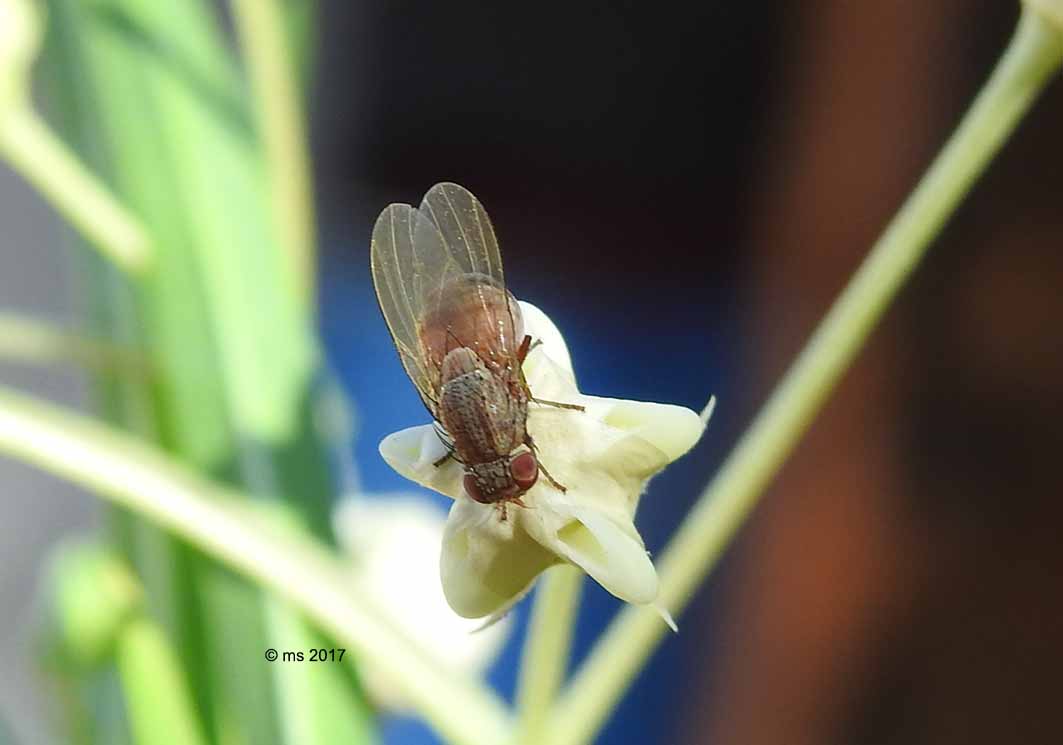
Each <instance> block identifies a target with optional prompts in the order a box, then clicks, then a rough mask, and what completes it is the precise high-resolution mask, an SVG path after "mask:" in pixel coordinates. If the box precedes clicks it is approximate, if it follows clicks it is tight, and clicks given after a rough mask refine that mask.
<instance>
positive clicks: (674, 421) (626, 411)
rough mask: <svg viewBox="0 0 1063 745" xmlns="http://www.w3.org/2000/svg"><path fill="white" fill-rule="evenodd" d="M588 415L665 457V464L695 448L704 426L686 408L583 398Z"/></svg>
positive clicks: (611, 399) (643, 402)
mask: <svg viewBox="0 0 1063 745" xmlns="http://www.w3.org/2000/svg"><path fill="white" fill-rule="evenodd" d="M581 403H582V404H583V405H584V406H586V407H587V413H588V414H590V415H591V416H592V417H593V418H595V419H597V420H599V421H601V422H602V423H603V424H606V425H608V426H610V427H615V428H616V429H620V430H623V431H625V432H628V433H630V434H633V435H637V436H638V437H641V438H642V439H644V440H646V441H647V442H649V443H650V444H652V445H653V446H654V447H656V448H657V449H658V450H660V451H661V452H663V453H664V455H665V457H667V458H668V462H669V463H670V462H671V461H673V460H675V459H676V458H678V457H680V456H681V455H683V454H685V453H686V452H687V451H688V450H690V448H692V447H694V445H696V444H697V442H698V440H699V439H701V435H702V433H704V431H705V422H703V421H702V419H701V417H700V416H699V415H698V413H697V412H696V411H693V410H691V409H688V408H686V407H685V406H675V405H673V404H657V403H650V402H647V401H628V400H625V399H619V398H599V397H598V396H583V400H582V401H581Z"/></svg>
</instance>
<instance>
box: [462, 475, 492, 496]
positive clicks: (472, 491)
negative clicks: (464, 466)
mask: <svg viewBox="0 0 1063 745" xmlns="http://www.w3.org/2000/svg"><path fill="white" fill-rule="evenodd" d="M462 483H463V484H464V486H465V493H466V494H468V495H469V499H471V500H472V501H474V502H479V503H480V504H487V503H488V500H487V499H485V498H484V493H483V492H482V491H480V487H479V485H478V484H477V483H476V477H475V476H473V475H472V474H471V473H467V474H465V478H464V479H462Z"/></svg>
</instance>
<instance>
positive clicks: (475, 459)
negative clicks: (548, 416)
mask: <svg viewBox="0 0 1063 745" xmlns="http://www.w3.org/2000/svg"><path fill="white" fill-rule="evenodd" d="M437 413H438V416H439V419H440V422H441V423H442V424H443V427H444V428H445V429H446V431H447V433H448V434H449V435H450V437H451V439H452V440H453V441H454V450H455V454H456V455H457V457H458V460H460V461H461V462H462V463H464V464H466V465H467V466H471V465H473V464H481V463H488V462H491V461H494V460H497V459H499V458H502V457H504V456H508V455H509V454H510V453H512V452H513V450H515V449H516V448H517V447H519V446H520V445H522V444H523V443H524V440H525V424H526V422H527V418H528V401H527V397H526V396H525V395H524V392H523V389H522V388H520V387H519V386H513V385H511V384H510V383H509V382H508V381H506V380H504V379H502V378H501V377H499V376H498V375H496V374H495V373H493V372H491V370H489V369H488V367H487V366H486V365H485V364H484V362H483V360H481V359H480V358H479V357H478V356H477V355H476V353H475V352H473V351H472V350H471V349H468V348H465V347H460V348H458V349H454V350H451V351H450V352H449V353H448V354H447V356H446V358H445V359H444V360H443V366H442V387H441V389H440V395H439V405H438V408H437Z"/></svg>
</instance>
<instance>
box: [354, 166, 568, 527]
mask: <svg viewBox="0 0 1063 745" xmlns="http://www.w3.org/2000/svg"><path fill="white" fill-rule="evenodd" d="M370 256H371V258H370V261H371V264H372V269H373V284H374V285H375V287H376V294H377V300H378V301H379V302H380V310H381V311H382V312H383V314H384V320H385V321H386V322H387V325H388V329H389V330H390V331H391V336H392V339H393V340H394V341H395V347H396V348H397V349H398V352H399V358H400V359H401V360H402V366H403V367H404V368H405V370H406V373H407V374H408V375H409V376H410V380H412V381H413V384H414V386H415V387H416V388H417V392H418V393H419V394H420V396H421V400H422V401H423V402H424V404H425V406H426V407H427V408H428V411H429V412H430V413H431V414H432V417H433V419H435V421H436V432H437V433H438V434H439V437H440V439H441V440H442V441H443V443H444V444H445V445H446V446H447V455H445V456H444V457H443V458H441V459H440V460H439V461H437V462H436V464H435V465H436V466H440V465H442V464H443V463H444V462H445V461H446V460H447V459H448V458H454V459H456V460H457V461H458V462H459V463H461V464H462V465H463V466H464V470H465V476H464V480H463V484H464V488H465V492H466V494H468V496H469V498H470V499H473V500H474V501H476V502H481V503H483V504H498V505H500V507H501V517H502V519H503V520H505V519H506V505H507V503H513V504H516V505H519V506H521V507H523V506H525V505H524V503H523V502H522V501H521V496H522V495H523V494H524V493H525V492H527V491H528V490H529V489H531V488H532V486H534V485H535V483H536V481H537V480H538V478H539V473H540V472H541V473H542V474H543V476H545V477H546V479H547V481H549V482H550V484H551V485H552V486H553V487H554V488H556V489H558V490H560V491H562V492H563V491H565V487H564V486H562V485H561V484H559V483H557V482H556V481H555V480H554V479H553V477H551V476H550V472H549V471H548V470H547V469H546V466H545V465H544V464H543V463H541V462H540V461H539V457H538V454H537V451H536V448H535V443H534V442H533V440H532V438H531V436H530V435H529V434H528V431H527V419H528V404H529V402H532V403H537V404H543V405H548V406H557V407H560V408H567V409H576V410H580V411H582V410H583V407H582V406H576V405H573V404H564V403H558V402H555V401H544V400H540V399H537V398H535V397H534V396H533V395H532V392H531V391H530V390H529V389H528V383H527V381H526V380H525V379H524V372H523V369H522V367H521V365H522V364H523V362H524V358H525V357H526V356H527V354H528V351H529V349H531V347H532V346H533V340H532V338H531V337H530V336H527V335H525V334H524V321H523V319H522V318H521V312H520V306H519V305H518V304H517V301H516V300H515V299H514V297H513V295H512V294H511V293H510V292H509V291H508V290H507V289H506V284H505V278H504V276H503V273H502V258H501V256H500V255H499V252H498V241H497V239H496V238H495V232H494V228H492V226H491V221H490V219H489V218H488V217H487V212H486V211H485V210H484V208H483V205H481V204H480V202H479V201H478V200H477V199H476V197H474V196H473V195H472V194H471V193H470V192H469V191H468V190H467V189H465V188H463V187H461V186H458V185H457V184H450V183H443V184H436V185H435V186H433V187H432V188H431V189H429V190H428V193H427V194H425V196H424V199H423V200H422V201H421V206H420V208H414V207H412V206H410V205H408V204H392V205H389V206H388V207H387V208H386V209H385V210H384V211H383V212H382V213H380V217H378V218H377V221H376V225H375V226H374V227H373V240H372V248H371V250H370Z"/></svg>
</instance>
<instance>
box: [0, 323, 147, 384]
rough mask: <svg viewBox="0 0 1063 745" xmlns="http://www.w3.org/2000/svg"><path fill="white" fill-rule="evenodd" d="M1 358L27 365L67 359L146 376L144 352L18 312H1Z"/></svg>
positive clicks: (107, 369) (81, 363)
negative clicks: (83, 334)
mask: <svg viewBox="0 0 1063 745" xmlns="http://www.w3.org/2000/svg"><path fill="white" fill-rule="evenodd" d="M0 361H3V362H21V363H26V364H37V365H39V364H46V363H53V362H65V363H69V364H74V365H81V366H84V367H87V368H91V369H94V370H97V371H99V372H111V373H119V374H121V373H126V374H131V375H139V376H142V377H143V376H146V375H147V374H148V368H149V363H148V360H147V358H146V357H145V356H144V355H143V354H139V353H137V352H136V351H134V350H132V349H129V348H127V347H123V346H121V345H118V344H112V343H111V342H108V341H105V340H102V339H91V338H86V337H84V336H81V335H79V334H76V333H74V332H71V331H68V330H66V329H63V328H59V327H56V326H54V325H52V324H50V323H48V322H46V321H40V320H37V319H35V318H29V317H26V316H23V315H21V314H18V313H9V312H3V311H0Z"/></svg>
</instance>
